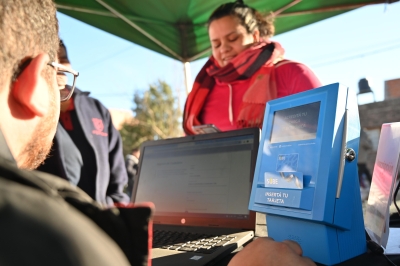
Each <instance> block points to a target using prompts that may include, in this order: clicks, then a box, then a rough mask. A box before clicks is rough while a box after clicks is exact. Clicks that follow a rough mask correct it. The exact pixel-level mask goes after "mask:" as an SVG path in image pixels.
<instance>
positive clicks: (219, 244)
mask: <svg viewBox="0 0 400 266" xmlns="http://www.w3.org/2000/svg"><path fill="white" fill-rule="evenodd" d="M259 138H260V130H259V129H258V128H247V129H240V130H235V131H229V132H218V133H209V134H203V135H195V136H187V137H182V138H173V139H165V140H157V141H148V142H145V143H143V144H142V145H141V156H140V162H139V171H138V175H137V177H136V180H135V182H134V188H133V192H132V202H135V203H140V202H148V201H151V202H153V203H154V204H155V213H154V216H153V230H154V232H153V249H152V251H151V256H152V264H153V265H154V266H168V265H171V266H172V265H174V266H175V265H188V266H190V265H213V264H214V263H216V262H217V261H219V260H220V259H222V258H223V257H224V256H226V255H228V254H230V253H231V252H232V251H234V250H235V249H237V248H239V247H241V246H242V245H243V244H245V243H246V242H248V241H250V240H251V239H252V238H253V237H254V232H255V224H256V221H255V212H251V211H249V210H248V204H249V197H250V191H251V184H252V180H253V174H254V168H255V163H256V160H257V152H258V146H259ZM159 235H161V236H160V237H161V238H159ZM171 235H178V237H176V236H171Z"/></svg>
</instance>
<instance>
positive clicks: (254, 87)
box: [183, 42, 284, 135]
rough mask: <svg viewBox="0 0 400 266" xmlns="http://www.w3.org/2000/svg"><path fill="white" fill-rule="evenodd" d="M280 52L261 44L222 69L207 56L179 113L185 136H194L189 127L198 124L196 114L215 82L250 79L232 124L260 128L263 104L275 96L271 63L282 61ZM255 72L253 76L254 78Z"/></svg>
mask: <svg viewBox="0 0 400 266" xmlns="http://www.w3.org/2000/svg"><path fill="white" fill-rule="evenodd" d="M283 53H284V50H283V48H282V47H281V45H280V44H279V43H276V42H273V43H266V42H261V43H257V44H254V45H253V46H251V47H250V48H249V49H246V50H244V51H243V52H241V53H240V54H239V55H238V56H236V57H235V58H234V59H232V60H231V61H230V62H229V64H228V65H226V66H225V67H222V68H220V67H219V66H218V64H217V63H216V60H215V59H214V57H213V56H211V57H210V59H209V60H208V61H207V63H206V64H205V65H204V66H203V68H202V69H201V70H200V72H199V74H198V75H197V77H196V79H195V81H194V84H193V88H192V91H191V92H190V93H189V95H188V97H187V100H186V104H185V109H184V113H183V129H184V130H185V132H186V134H188V135H193V134H195V133H194V132H193V126H195V125H201V124H202V123H201V122H200V121H199V115H200V112H201V110H202V108H203V105H204V102H205V101H206V99H207V95H208V93H209V92H210V90H211V89H212V88H213V87H214V85H215V79H217V80H218V81H221V82H226V83H229V82H233V81H235V80H244V79H248V78H251V81H250V87H249V88H248V90H247V91H246V93H245V94H244V96H243V101H242V104H241V106H240V108H239V116H238V119H237V121H236V124H237V126H238V127H239V128H243V127H260V128H261V127H262V122H263V117H264V111H265V104H266V102H268V101H269V100H272V99H275V98H276V95H277V92H276V84H275V75H273V71H274V63H276V62H278V61H280V60H281V59H282V57H283ZM262 66H263V67H262ZM261 67H262V68H261ZM257 71H258V72H257ZM256 72H257V75H254V74H255V73H256Z"/></svg>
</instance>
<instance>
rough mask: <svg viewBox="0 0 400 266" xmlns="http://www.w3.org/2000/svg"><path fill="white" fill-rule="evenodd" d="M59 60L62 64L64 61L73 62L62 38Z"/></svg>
mask: <svg viewBox="0 0 400 266" xmlns="http://www.w3.org/2000/svg"><path fill="white" fill-rule="evenodd" d="M58 60H59V62H60V64H63V63H68V64H70V63H71V62H70V61H69V59H68V54H67V47H65V45H64V43H63V41H62V40H60V47H59V48H58Z"/></svg>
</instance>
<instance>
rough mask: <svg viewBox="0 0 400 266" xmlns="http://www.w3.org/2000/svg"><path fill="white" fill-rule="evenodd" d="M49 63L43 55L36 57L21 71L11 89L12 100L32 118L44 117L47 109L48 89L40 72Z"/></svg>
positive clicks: (47, 58)
mask: <svg viewBox="0 0 400 266" xmlns="http://www.w3.org/2000/svg"><path fill="white" fill-rule="evenodd" d="M48 62H49V56H48V55H47V54H45V53H42V54H39V55H37V56H36V57H35V58H33V59H32V61H31V62H30V63H29V65H28V66H27V67H26V68H25V69H24V71H22V73H21V74H20V75H19V77H18V78H17V80H16V81H15V82H14V84H13V87H12V97H13V99H14V100H15V101H16V102H17V103H18V104H20V105H21V107H22V108H24V110H25V111H27V112H28V113H29V114H31V115H34V116H40V117H42V116H44V115H45V114H46V113H47V111H48V108H49V104H50V102H49V101H50V95H49V89H51V88H49V87H48V84H47V82H46V80H45V78H44V77H43V76H42V71H43V69H44V68H45V67H46V65H47V63H48Z"/></svg>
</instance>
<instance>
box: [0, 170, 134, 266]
mask: <svg viewBox="0 0 400 266" xmlns="http://www.w3.org/2000/svg"><path fill="white" fill-rule="evenodd" d="M39 176H40V177H39ZM44 176H45V177H44ZM31 177H32V178H33V177H36V178H37V179H36V180H32V179H31ZM43 177H44V178H43ZM49 178H50V176H49V175H41V174H38V172H33V171H23V170H19V169H17V168H13V167H12V166H11V167H10V166H7V165H4V164H3V163H0V202H1V204H0V216H1V217H7V219H2V221H1V222H0V223H1V226H0V235H1V236H2V237H1V238H0V248H1V250H2V251H4V250H9V251H10V252H11V253H10V255H9V256H8V255H7V256H6V255H4V254H8V253H7V252H2V254H3V255H4V256H3V255H2V261H3V259H4V260H6V261H8V262H10V264H19V265H28V264H31V265H112V264H113V263H115V261H114V260H117V261H119V262H120V263H122V265H127V261H126V258H125V257H124V255H123V254H122V252H121V250H120V249H119V248H118V247H117V246H116V244H115V243H114V242H113V241H112V240H111V239H109V237H108V236H107V235H106V234H105V233H104V232H103V231H101V230H100V229H99V228H98V227H97V226H96V225H95V224H94V223H93V222H92V221H91V220H89V219H87V218H86V217H85V216H83V215H82V214H81V213H79V212H78V211H77V210H76V209H75V208H73V207H72V206H70V205H69V204H68V203H67V202H66V201H65V200H64V199H63V198H62V197H60V196H59V195H57V193H55V191H54V190H53V189H51V187H53V186H54V184H52V183H50V184H49V182H48V181H49ZM58 185H60V184H58ZM13 239H14V240H15V241H14V240H13ZM99 239H101V240H99ZM17 240H18V241H17ZM100 242H102V243H101V244H99V243H100ZM108 249H110V250H111V252H110V251H108ZM100 257H102V258H100ZM28 260H29V261H28ZM98 263H100V264H98Z"/></svg>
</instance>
